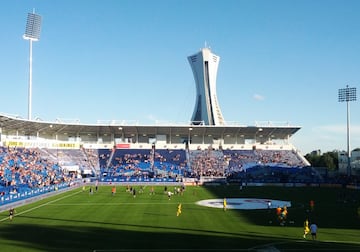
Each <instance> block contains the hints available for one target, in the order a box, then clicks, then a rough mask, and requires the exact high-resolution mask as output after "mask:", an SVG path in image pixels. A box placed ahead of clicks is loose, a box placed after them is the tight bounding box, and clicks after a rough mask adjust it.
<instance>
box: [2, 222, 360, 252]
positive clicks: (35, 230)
mask: <svg viewBox="0 0 360 252" xmlns="http://www.w3.org/2000/svg"><path fill="white" fill-rule="evenodd" d="M13 224H14V225H7V227H6V228H5V227H3V228H2V232H1V234H0V239H1V242H0V246H1V248H2V249H1V251H49V252H52V251H53V252H59V251H80V252H82V251H101V250H105V251H109V250H111V251H189V250H192V251H226V250H231V251H245V250H246V251H260V250H261V249H265V250H269V249H274V248H276V249H278V250H280V251H287V250H289V251H290V250H291V251H296V250H298V251H300V250H305V249H308V250H309V249H310V250H316V249H318V250H320V249H321V250H323V251H324V249H325V250H334V249H335V248H336V249H337V251H341V249H345V248H346V249H349V248H350V249H360V246H359V247H354V246H352V247H349V246H348V245H346V244H336V245H335V246H334V244H327V243H321V242H311V241H302V240H291V239H273V238H272V237H264V236H259V234H256V235H255V234H248V235H241V236H236V237H231V236H224V235H223V234H216V233H213V234H208V235H207V234H189V233H185V232H184V230H178V231H177V230H171V231H162V232H144V231H129V230H122V229H115V228H114V229H113V228H99V227H86V226H57V227H54V226H42V225H22V224H21V225H17V224H15V223H13ZM138 228H140V227H138ZM9 244H11V245H9ZM262 251H264V250H262Z"/></svg>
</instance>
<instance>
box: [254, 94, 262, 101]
mask: <svg viewBox="0 0 360 252" xmlns="http://www.w3.org/2000/svg"><path fill="white" fill-rule="evenodd" d="M253 98H254V99H255V100H257V101H262V100H264V99H265V97H264V96H262V95H260V94H254V95H253Z"/></svg>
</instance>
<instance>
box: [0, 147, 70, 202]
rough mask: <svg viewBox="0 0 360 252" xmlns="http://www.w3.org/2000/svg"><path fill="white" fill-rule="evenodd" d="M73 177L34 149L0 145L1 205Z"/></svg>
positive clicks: (61, 184) (51, 188)
mask: <svg viewBox="0 0 360 252" xmlns="http://www.w3.org/2000/svg"><path fill="white" fill-rule="evenodd" d="M74 180H75V177H74V174H70V173H67V172H64V171H63V170H62V169H61V167H60V166H59V165H58V164H57V163H55V162H53V161H51V160H48V159H46V158H43V157H42V156H41V155H40V152H39V151H37V149H24V148H0V202H1V204H5V203H8V202H11V201H16V200H20V199H24V198H27V197H32V196H35V195H38V194H41V193H46V192H49V191H54V190H58V189H61V188H64V187H68V186H69V185H70V184H71V183H72V182H73V181H74Z"/></svg>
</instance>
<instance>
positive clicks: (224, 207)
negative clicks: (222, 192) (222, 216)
mask: <svg viewBox="0 0 360 252" xmlns="http://www.w3.org/2000/svg"><path fill="white" fill-rule="evenodd" d="M226 207H227V202H226V198H224V200H223V209H224V211H226Z"/></svg>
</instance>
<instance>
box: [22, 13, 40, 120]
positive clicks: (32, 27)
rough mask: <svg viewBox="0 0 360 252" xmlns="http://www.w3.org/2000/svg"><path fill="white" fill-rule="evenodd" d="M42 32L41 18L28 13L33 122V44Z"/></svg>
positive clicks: (25, 36)
mask: <svg viewBox="0 0 360 252" xmlns="http://www.w3.org/2000/svg"><path fill="white" fill-rule="evenodd" d="M40 30H41V16H39V15H37V14H35V11H33V13H28V16H27V22H26V28H25V34H24V35H23V38H24V39H25V40H29V42H30V57H29V101H28V102H29V105H28V120H31V105H32V102H31V99H32V42H33V41H38V40H39V38H40Z"/></svg>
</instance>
